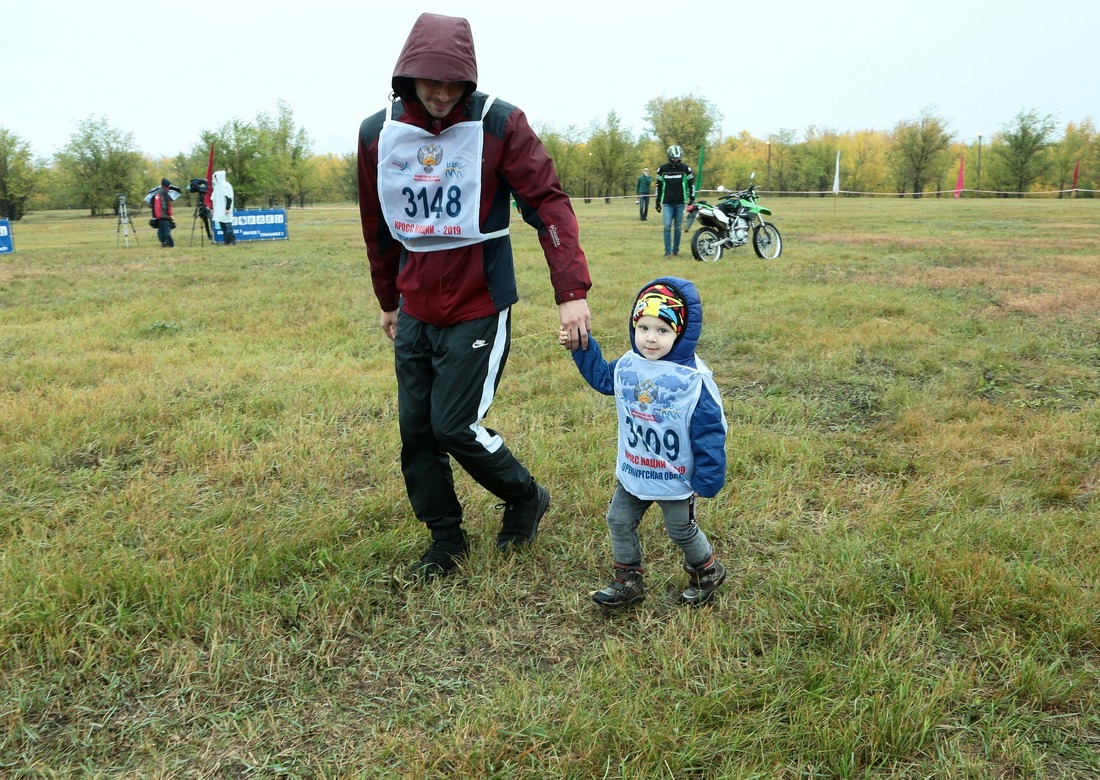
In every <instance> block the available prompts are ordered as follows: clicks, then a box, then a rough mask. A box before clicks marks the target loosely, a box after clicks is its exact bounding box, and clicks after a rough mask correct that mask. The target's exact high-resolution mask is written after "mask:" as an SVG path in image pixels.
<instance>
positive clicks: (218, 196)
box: [210, 171, 237, 246]
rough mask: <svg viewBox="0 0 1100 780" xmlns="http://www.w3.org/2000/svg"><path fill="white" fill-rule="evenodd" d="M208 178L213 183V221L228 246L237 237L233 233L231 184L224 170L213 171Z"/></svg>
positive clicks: (234, 241) (235, 241) (211, 197)
mask: <svg viewBox="0 0 1100 780" xmlns="http://www.w3.org/2000/svg"><path fill="white" fill-rule="evenodd" d="M210 178H211V179H212V183H213V185H214V191H213V193H212V194H211V196H210V199H211V204H212V206H213V212H214V221H215V222H217V223H218V225H219V226H220V227H221V229H222V235H223V236H224V237H225V245H226V246H230V245H231V244H235V243H237V237H236V236H234V235H233V185H232V184H230V183H229V181H228V180H227V179H226V178H225V171H214V175H213V176H211V177H210Z"/></svg>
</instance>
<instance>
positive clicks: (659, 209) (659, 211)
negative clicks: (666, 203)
mask: <svg viewBox="0 0 1100 780" xmlns="http://www.w3.org/2000/svg"><path fill="white" fill-rule="evenodd" d="M653 208H655V209H657V213H658V214H660V213H661V201H657V202H656V203H654V204H653Z"/></svg>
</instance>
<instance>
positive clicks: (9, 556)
mask: <svg viewBox="0 0 1100 780" xmlns="http://www.w3.org/2000/svg"><path fill="white" fill-rule="evenodd" d="M765 202H766V203H767V205H770V206H771V207H772V208H773V209H774V211H775V215H774V221H775V222H776V224H777V225H778V226H779V228H780V230H781V231H782V232H783V238H784V253H783V256H782V257H781V258H780V259H779V260H776V261H771V262H767V261H762V260H759V259H757V258H756V257H755V256H754V255H753V254H752V251H751V249H749V248H747V247H746V248H742V249H739V250H736V251H734V252H732V253H730V254H728V255H727V256H726V257H725V258H723V260H721V261H720V262H718V263H714V264H703V263H697V262H694V261H692V260H690V259H685V258H689V257H690V252H689V251H688V248H687V243H686V241H685V244H684V248H683V250H684V251H683V254H682V255H681V258H680V259H677V260H675V261H671V262H670V261H668V260H664V259H662V258H661V256H660V255H661V254H662V252H663V248H662V241H661V227H660V223H659V222H658V221H655V220H656V219H659V215H654V214H652V212H651V218H650V221H649V222H647V223H644V224H643V223H640V222H639V221H638V220H637V218H636V214H635V207H634V205H633V204H634V202H633V200H632V199H631V200H626V201H614V202H612V203H610V204H605V203H604V202H603V201H602V200H597V201H594V202H593V203H590V204H585V203H583V202H581V203H578V204H577V206H576V208H577V211H578V215H579V218H580V221H581V228H582V239H583V243H584V246H585V248H586V251H587V252H588V255H589V262H590V266H591V270H592V276H593V278H594V280H595V286H594V288H593V290H592V293H591V297H590V304H591V308H592V311H593V314H594V323H595V324H594V328H595V332H596V334H597V335H598V336H599V338H600V340H601V343H602V344H603V345H604V348H605V351H606V352H608V353H609V354H612V355H613V354H616V353H617V352H619V351H622V350H624V349H625V348H626V347H627V332H626V318H627V314H628V309H629V306H630V303H631V302H632V300H633V296H634V294H635V292H636V291H637V289H638V288H639V287H640V286H641V285H642V284H643V283H645V282H647V281H649V280H650V279H652V278H654V277H656V276H659V275H663V274H666V273H673V274H677V275H681V276H686V277H689V278H691V279H692V280H693V281H694V282H695V283H696V284H697V285H698V286H699V288H700V291H701V293H702V295H703V300H704V306H705V312H706V322H705V326H704V333H703V338H702V341H701V345H700V354H701V355H703V357H704V358H705V359H706V361H707V362H708V364H709V365H710V366H711V367H712V368H713V369H714V372H715V378H716V381H717V382H718V385H719V387H720V388H721V390H722V392H723V395H724V400H725V408H726V414H727V416H728V418H729V421H730V434H729V441H728V460H729V474H728V477H729V479H728V483H727V487H726V489H725V490H724V491H723V492H722V493H720V494H719V496H718V497H717V498H715V499H712V500H708V501H704V502H702V503H701V511H700V522H701V524H702V526H703V528H704V529H705V530H706V532H707V533H708V535H709V536H710V537H711V539H712V541H713V542H714V543H715V547H716V552H717V554H718V556H719V557H720V559H721V560H723V561H724V562H725V564H726V566H727V568H728V569H729V572H730V576H729V579H728V580H727V583H726V585H725V586H724V588H723V590H722V592H721V594H720V596H719V597H718V599H717V600H716V603H715V604H713V605H712V606H710V607H707V608H704V609H700V610H686V609H684V608H681V607H678V606H677V605H676V604H675V603H674V596H675V595H676V594H677V593H678V592H679V589H680V588H681V587H682V583H683V572H682V571H681V570H680V568H679V560H678V556H677V554H674V548H673V547H672V545H671V543H670V542H669V541H668V540H667V538H665V535H664V532H663V529H662V528H661V523H660V519H659V514H658V513H657V512H656V509H654V510H651V512H650V515H649V517H648V518H647V524H646V525H645V527H644V530H643V543H644V545H645V547H646V552H647V565H648V568H649V571H650V574H649V575H648V576H647V584H648V586H649V588H650V598H649V599H648V600H647V601H646V602H645V603H644V604H642V605H641V606H640V607H639V608H638V609H636V610H634V611H632V612H629V613H626V614H615V615H606V614H602V613H601V612H600V611H599V610H598V609H597V608H596V607H595V606H594V605H593V604H592V603H591V602H590V600H589V592H590V591H591V590H593V589H595V588H598V587H601V586H602V585H603V584H605V582H606V580H607V578H608V575H609V565H610V561H609V546H608V543H607V541H606V531H605V528H604V521H603V513H604V511H605V507H606V502H607V500H608V498H609V497H610V495H611V492H612V486H613V479H614V476H613V473H612V465H613V457H614V452H613V442H614V435H615V434H614V419H615V415H614V409H613V405H612V401H611V399H609V398H606V397H603V396H599V395H597V394H596V393H594V392H592V391H591V390H589V389H588V388H587V386H586V385H585V384H584V382H583V380H581V378H580V377H579V376H578V375H577V373H576V370H575V368H574V367H573V364H572V361H571V360H569V358H568V356H567V355H566V354H565V353H564V352H562V351H561V349H560V348H559V347H558V346H557V317H556V307H554V306H553V303H552V297H551V291H550V287H549V282H548V278H547V273H546V267H545V263H544V261H543V260H542V258H541V254H540V253H539V251H538V247H537V244H536V242H535V238H534V235H533V231H531V230H529V229H528V228H526V226H524V225H522V224H519V225H516V226H514V228H513V230H514V242H515V244H516V249H517V255H518V263H517V264H518V266H519V277H520V280H519V281H520V290H521V295H522V296H523V300H522V301H521V302H520V303H519V304H517V306H516V307H515V322H514V331H513V337H514V343H513V349H512V354H511V357H510V360H509V366H508V371H507V373H506V375H505V379H504V381H503V383H502V385H501V387H500V391H499V395H498V402H497V404H496V406H495V407H494V408H493V410H492V412H491V417H490V421H489V422H490V424H491V425H492V427H493V428H495V429H497V430H499V431H501V433H502V434H503V435H504V437H505V440H506V441H507V442H508V444H509V446H510V447H511V448H512V449H513V450H514V451H515V452H516V453H517V454H519V455H520V456H521V458H522V459H523V460H524V461H525V462H526V463H527V464H528V465H529V466H530V468H531V469H532V471H533V472H534V473H535V474H536V476H538V478H539V479H540V481H542V482H543V483H544V484H546V485H547V486H548V487H549V489H550V491H551V493H552V494H553V503H552V505H551V508H550V511H549V514H548V515H547V518H546V520H545V521H544V523H543V529H542V533H541V534H540V536H539V539H538V541H537V543H536V544H535V546H534V547H533V548H532V549H531V550H529V551H526V552H524V553H523V554H521V555H518V556H515V557H504V556H501V555H500V554H498V553H497V552H496V551H495V550H494V549H493V545H492V539H493V535H494V534H495V532H496V530H497V525H498V522H499V510H498V509H497V508H496V506H495V504H496V499H494V498H493V497H492V496H489V495H487V494H485V493H484V491H482V490H481V489H480V488H478V487H477V486H476V485H474V484H472V483H471V481H470V480H469V479H468V478H466V477H465V475H462V474H459V476H458V478H457V479H458V483H459V489H460V492H461V495H462V496H463V499H464V502H465V506H466V509H467V527H468V530H469V532H470V534H471V537H472V539H473V543H474V545H475V546H474V550H473V553H472V556H471V558H470V560H469V562H468V564H466V565H465V566H464V567H463V569H461V570H460V572H459V573H457V574H456V575H455V576H453V577H452V578H449V579H447V580H444V581H442V582H439V583H437V584H432V585H431V586H429V587H424V588H419V589H412V590H404V589H402V588H400V587H398V586H397V585H396V584H395V583H394V580H393V577H392V574H393V572H394V571H395V570H397V569H399V568H401V567H403V565H404V564H406V563H407V562H408V561H410V560H411V559H412V558H414V557H416V556H417V555H418V554H419V551H420V549H421V547H422V546H423V544H424V542H425V534H424V531H423V529H422V528H421V527H420V526H419V524H418V523H417V522H416V520H415V519H414V518H413V517H412V516H411V513H410V511H409V509H408V505H407V502H406V500H405V495H404V489H403V484H402V480H401V474H400V471H399V468H398V465H397V457H398V450H399V442H398V436H397V423H396V399H395V388H394V380H393V377H392V363H391V360H392V358H391V350H390V347H389V342H388V341H387V340H385V338H384V337H383V336H382V334H381V331H380V330H379V328H378V325H377V321H378V312H377V306H376V304H375V301H374V298H373V295H372V293H371V291H370V284H369V279H368V274H367V271H366V265H365V260H364V253H363V249H362V239H361V236H360V235H359V232H358V225H357V222H356V219H357V216H356V212H355V211H351V210H318V211H312V210H311V211H292V212H290V240H289V241H279V242H266V243H255V244H239V245H238V246H236V247H231V248H223V247H211V246H210V245H209V244H206V245H201V243H200V240H199V236H198V233H197V231H196V232H195V237H194V245H193V246H188V244H189V243H190V242H189V236H190V234H191V231H190V225H189V224H188V222H189V221H188V220H180V225H181V227H180V228H179V229H178V230H177V231H176V240H177V248H175V249H174V250H162V249H160V248H159V247H158V246H156V241H155V234H154V233H153V231H151V230H149V229H148V228H146V227H145V226H144V224H143V220H141V219H138V220H137V222H138V225H139V230H138V240H139V241H140V245H133V243H132V244H131V246H129V247H125V246H120V245H119V244H120V236H119V235H118V231H117V229H116V228H117V225H116V224H115V222H113V221H111V220H92V219H88V218H75V217H72V216H65V215H57V214H47V215H39V214H32V215H30V216H29V217H27V218H26V219H25V220H23V221H21V222H18V223H15V225H14V240H15V247H16V252H15V253H14V254H10V255H4V256H0V359H2V362H3V372H2V375H0V475H2V477H0V776H3V777H12V778H32V777H33V778H68V777H87V778H113V777H120V778H121V777H127V778H129V777H140V778H184V777H186V778H344V777H363V778H637V779H638V780H641V779H643V778H645V779H647V780H648V779H649V778H670V779H671V778H676V779H677V780H682V779H684V778H696V779H700V778H790V779H792V780H793V779H794V778H975V779H977V778H983V779H984V778H1088V777H1100V758H1098V754H1100V715H1098V714H1097V713H1098V711H1100V706H1098V704H1100V702H1098V692H1100V594H1098V590H1097V583H1098V579H1100V532H1098V522H1097V516H1098V509H1100V435H1098V433H1100V404H1098V398H1100V317H1098V315H1100V203H1097V202H1095V201H1070V200H1060V201H1055V200H973V199H964V200H962V201H955V200H953V199H942V200H940V199H926V200H921V201H913V200H893V199H891V200H849V199H841V200H839V201H835V202H834V200H832V199H787V200H772V201H765ZM181 211H182V209H181ZM132 241H133V239H132V238H131V242H132Z"/></svg>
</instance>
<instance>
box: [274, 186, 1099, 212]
mask: <svg viewBox="0 0 1100 780" xmlns="http://www.w3.org/2000/svg"><path fill="white" fill-rule="evenodd" d="M735 191H736V190H724V191H719V190H698V191H697V192H696V194H707V193H709V194H713V195H718V194H725V193H727V192H728V193H732V192H735ZM959 192H960V193H969V194H971V195H995V196H997V197H1017V198H1018V197H1024V198H1027V197H1034V196H1046V197H1050V196H1053V195H1066V194H1071V195H1072V194H1073V193H1075V192H1087V193H1090V194H1096V193H1100V190H1090V189H1085V188H1083V187H1078V188H1077V189H1076V190H1073V189H1070V190H1036V191H1034V192H1013V191H1011V190H974V189H970V188H969V187H967V188H964V189H962V190H959ZM756 194H757V195H768V196H771V197H805V198H808V197H826V196H829V195H855V196H859V197H872V198H908V199H910V200H919V199H920V198H914V197H913V194H914V193H912V192H866V191H860V190H840V191H839V192H833V191H832V190H757V191H756ZM939 195H950V196H952V197H953V196H954V195H955V190H953V189H950V190H925V191H924V192H922V193H920V196H921V198H924V197H927V196H939ZM650 197H653V196H652V195H650ZM569 200H571V201H581V200H583V201H586V202H589V201H594V200H603V201H609V200H634V201H636V200H638V196H637V195H591V196H587V197H585V196H583V195H582V196H580V197H574V196H570V197H569ZM358 210H359V207H358V206H355V205H352V206H291V207H289V208H288V211H358Z"/></svg>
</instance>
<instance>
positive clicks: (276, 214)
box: [210, 209, 290, 244]
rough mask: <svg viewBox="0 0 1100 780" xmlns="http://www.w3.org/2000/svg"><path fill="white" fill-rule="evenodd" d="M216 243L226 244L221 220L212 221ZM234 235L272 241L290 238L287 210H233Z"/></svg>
mask: <svg viewBox="0 0 1100 780" xmlns="http://www.w3.org/2000/svg"><path fill="white" fill-rule="evenodd" d="M210 224H211V226H212V227H213V228H214V243H216V244H224V243H225V235H224V234H223V233H222V226H221V223H220V222H213V221H211V223H210ZM233 237H234V238H235V239H237V240H238V241H270V240H274V239H278V238H284V239H288V238H290V235H289V234H288V233H287V225H286V211H285V210H284V209H245V210H244V211H236V210H234V212H233Z"/></svg>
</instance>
